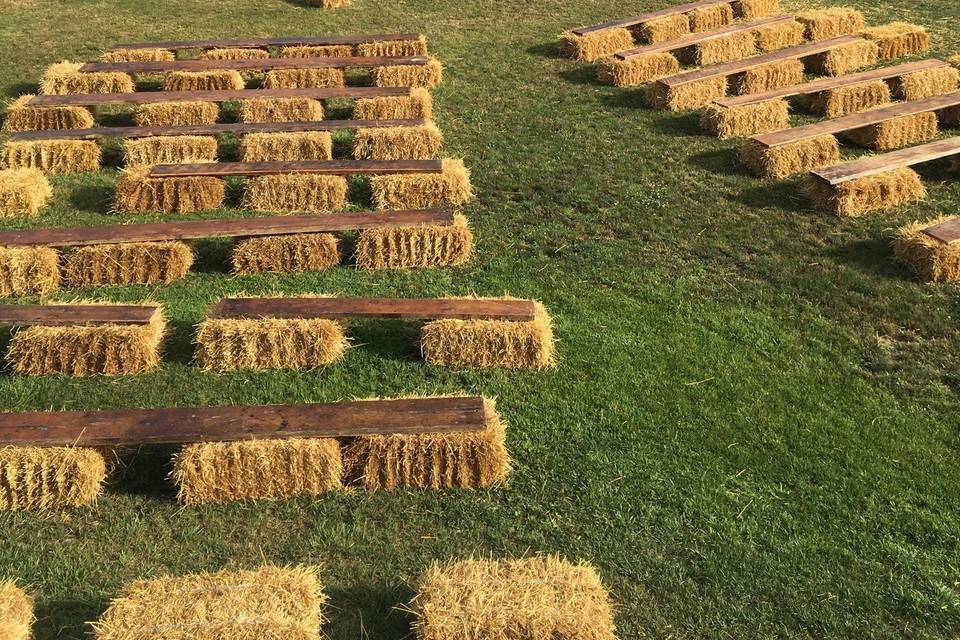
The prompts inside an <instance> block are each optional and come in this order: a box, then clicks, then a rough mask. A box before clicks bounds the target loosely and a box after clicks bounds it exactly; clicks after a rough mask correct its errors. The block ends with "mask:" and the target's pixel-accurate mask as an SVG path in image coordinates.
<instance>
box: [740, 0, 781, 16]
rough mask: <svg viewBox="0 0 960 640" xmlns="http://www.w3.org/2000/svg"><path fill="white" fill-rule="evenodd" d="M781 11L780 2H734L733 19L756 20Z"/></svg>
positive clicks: (759, 0) (773, 0)
mask: <svg viewBox="0 0 960 640" xmlns="http://www.w3.org/2000/svg"><path fill="white" fill-rule="evenodd" d="M779 10H780V0H734V2H733V17H734V18H736V19H737V20H756V19H758V18H763V17H765V16H769V15H773V14H774V13H776V12H777V11H779Z"/></svg>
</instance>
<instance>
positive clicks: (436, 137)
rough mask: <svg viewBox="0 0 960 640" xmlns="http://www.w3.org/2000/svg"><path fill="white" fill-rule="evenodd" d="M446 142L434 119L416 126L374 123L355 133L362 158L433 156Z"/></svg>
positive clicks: (356, 148)
mask: <svg viewBox="0 0 960 640" xmlns="http://www.w3.org/2000/svg"><path fill="white" fill-rule="evenodd" d="M442 144H443V134H442V133H441V132H440V129H439V128H438V127H437V125H436V124H434V123H433V122H427V123H426V124H423V125H418V126H414V127H372V128H366V129H357V130H356V131H355V132H354V134H353V157H354V158H357V159H358V160H429V159H431V158H435V157H436V155H437V152H438V151H440V146H441V145H442Z"/></svg>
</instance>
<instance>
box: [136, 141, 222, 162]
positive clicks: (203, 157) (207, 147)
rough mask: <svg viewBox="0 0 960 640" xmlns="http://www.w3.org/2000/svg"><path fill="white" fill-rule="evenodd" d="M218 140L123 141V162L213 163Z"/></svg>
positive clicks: (215, 157)
mask: <svg viewBox="0 0 960 640" xmlns="http://www.w3.org/2000/svg"><path fill="white" fill-rule="evenodd" d="M216 159H217V139H216V138H215V137H213V136H153V137H149V138H130V139H127V140H124V141H123V161H124V163H126V164H127V166H133V165H137V164H182V163H189V162H213V161H215V160H216Z"/></svg>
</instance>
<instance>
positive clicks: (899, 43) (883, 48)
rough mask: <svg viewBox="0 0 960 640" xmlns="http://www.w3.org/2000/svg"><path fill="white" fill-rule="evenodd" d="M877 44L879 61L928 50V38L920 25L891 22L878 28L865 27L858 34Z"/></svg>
mask: <svg viewBox="0 0 960 640" xmlns="http://www.w3.org/2000/svg"><path fill="white" fill-rule="evenodd" d="M860 35H862V36H863V37H864V38H866V39H867V40H872V41H873V42H876V43H877V46H878V47H879V48H880V59H881V60H893V59H894V58H900V57H903V56H911V55H913V54H916V53H923V52H924V51H929V50H930V36H929V35H928V34H927V30H926V29H925V28H923V27H921V26H920V25H917V24H910V23H907V22H891V23H890V24H884V25H880V26H878V27H867V28H866V29H864V30H863V32H862V33H861V34H860Z"/></svg>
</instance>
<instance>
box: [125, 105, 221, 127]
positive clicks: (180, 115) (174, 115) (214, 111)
mask: <svg viewBox="0 0 960 640" xmlns="http://www.w3.org/2000/svg"><path fill="white" fill-rule="evenodd" d="M218 117H220V107H219V106H218V105H217V103H216V102H203V101H201V100H187V101H184V102H154V103H151V104H138V105H137V106H136V107H134V109H133V121H134V122H135V123H136V125H137V126H138V127H185V126H189V125H194V124H213V123H215V122H216V121H217V118H218Z"/></svg>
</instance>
